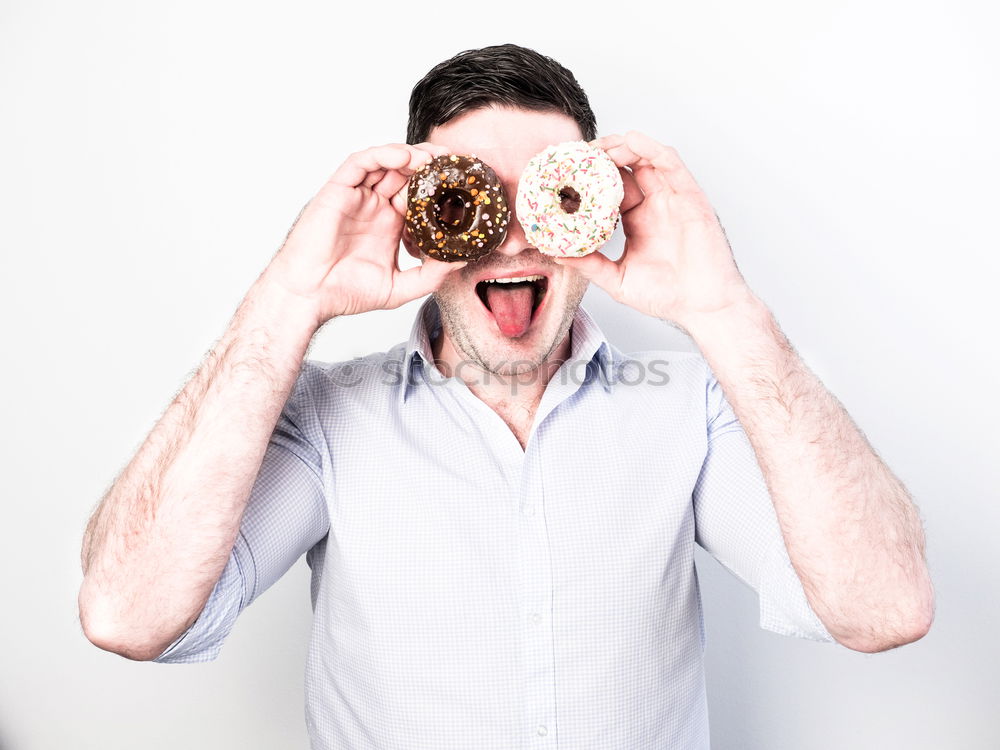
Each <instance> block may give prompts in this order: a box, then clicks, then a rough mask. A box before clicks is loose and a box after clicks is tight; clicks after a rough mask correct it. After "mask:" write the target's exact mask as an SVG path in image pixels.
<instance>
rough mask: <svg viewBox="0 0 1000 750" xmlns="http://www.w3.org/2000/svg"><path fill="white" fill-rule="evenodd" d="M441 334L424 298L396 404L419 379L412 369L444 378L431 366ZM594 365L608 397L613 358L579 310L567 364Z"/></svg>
mask: <svg viewBox="0 0 1000 750" xmlns="http://www.w3.org/2000/svg"><path fill="white" fill-rule="evenodd" d="M440 330H441V313H440V311H439V310H438V306H437V302H436V301H435V300H434V298H433V297H428V298H427V299H426V300H425V301H424V303H423V304H422V305H421V306H420V309H419V310H418V311H417V315H416V318H415V319H414V321H413V326H412V328H411V329H410V338H409V339H408V340H407V342H406V348H405V349H404V353H403V366H402V374H403V379H402V385H401V387H400V389H399V402H400V403H401V404H402V403H403V402H404V401H406V395H407V392H408V391H409V389H410V388H411V387H413V386H414V385H415V384H417V383H418V382H420V381H419V379H418V378H419V376H418V375H416V373H415V369H416V368H417V367H422V368H423V370H424V373H425V374H426V375H427V376H428V377H429V378H430V379H431V380H433V381H443V380H446V378H445V377H444V376H443V375H442V374H441V372H440V370H438V369H437V367H436V366H435V365H434V354H433V351H432V349H431V341H432V340H433V339H434V338H435V337H436V336H437V335H438V334H439V332H440ZM581 361H582V362H587V363H590V362H592V361H593V362H595V363H596V365H597V368H598V373H597V375H598V377H599V379H600V381H601V384H602V385H603V386H604V390H605V391H608V392H609V393H610V392H611V391H612V389H613V386H614V381H615V378H614V357H613V355H612V352H611V343H610V342H609V341H608V339H607V337H606V336H605V335H604V332H603V331H602V330H601V328H600V326H598V325H597V322H596V321H595V320H594V319H593V318H592V317H591V316H590V313H588V312H587V311H586V310H584V309H583V306H582V305H581V306H579V307H577V309H576V314H575V315H574V316H573V324H572V326H571V327H570V362H581Z"/></svg>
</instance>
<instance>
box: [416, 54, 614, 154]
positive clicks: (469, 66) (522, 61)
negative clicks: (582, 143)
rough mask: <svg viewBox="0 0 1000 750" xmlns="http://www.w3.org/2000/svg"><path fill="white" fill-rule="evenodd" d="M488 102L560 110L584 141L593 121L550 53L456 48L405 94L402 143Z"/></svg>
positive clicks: (577, 86)
mask: <svg viewBox="0 0 1000 750" xmlns="http://www.w3.org/2000/svg"><path fill="white" fill-rule="evenodd" d="M491 104H500V105H507V106H511V107H518V108H521V109H530V110H535V111H538V112H548V111H552V112H561V113H562V114H564V115H567V116H568V117H571V118H573V119H574V120H576V122H577V124H578V125H579V126H580V131H581V132H582V134H583V139H584V140H586V141H590V140H593V139H594V138H596V137H597V120H596V118H595V117H594V112H593V110H592V109H591V108H590V102H589V101H587V95H586V94H585V93H584V92H583V89H582V88H581V87H580V84H579V83H577V81H576V78H575V77H574V76H573V74H572V73H571V72H570V71H569V70H567V69H566V68H564V67H563V66H562V65H560V64H559V63H557V62H556V61H555V60H553V59H552V58H551V57H546V56H545V55H541V54H539V53H538V52H535V51H534V50H532V49H527V48H526V47H519V46H517V45H516V44H501V45H497V46H494V47H483V48H482V49H471V50H466V51H465V52H460V53H459V54H457V55H455V56H454V57H453V58H451V59H450V60H445V61H444V62H443V63H439V64H438V65H435V66H434V67H433V68H431V70H430V72H429V73H428V74H427V75H425V76H424V77H423V78H421V79H420V81H419V82H418V83H417V85H416V86H414V87H413V92H412V93H411V94H410V120H409V122H408V123H407V126H406V142H407V143H421V142H422V141H425V140H427V136H428V135H430V132H431V129H433V128H434V127H436V126H438V125H444V124H445V123H446V122H448V121H449V120H451V119H453V118H455V117H457V116H458V115H461V114H464V113H465V112H469V111H471V110H474V109H481V108H483V107H488V106H489V105H491Z"/></svg>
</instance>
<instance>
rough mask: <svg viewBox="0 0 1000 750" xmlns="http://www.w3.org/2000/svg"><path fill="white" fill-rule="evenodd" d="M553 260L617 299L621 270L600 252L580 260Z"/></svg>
mask: <svg viewBox="0 0 1000 750" xmlns="http://www.w3.org/2000/svg"><path fill="white" fill-rule="evenodd" d="M554 260H555V262H556V263H557V264H558V265H560V266H565V267H567V268H574V269H576V270H577V271H579V272H580V274H581V275H582V276H583V277H584V278H585V279H587V280H588V281H593V282H594V283H595V284H597V286H599V287H601V289H603V290H604V291H606V292H607V293H608V294H610V295H611V296H612V297H614V298H615V299H617V290H618V287H619V286H621V269H620V268H619V266H618V264H617V263H616V262H615V261H613V260H611V259H610V258H608V257H607V256H606V255H604V254H603V253H601V252H600V251H597V252H593V253H591V254H590V255H584V256H583V257H582V258H555V259H554Z"/></svg>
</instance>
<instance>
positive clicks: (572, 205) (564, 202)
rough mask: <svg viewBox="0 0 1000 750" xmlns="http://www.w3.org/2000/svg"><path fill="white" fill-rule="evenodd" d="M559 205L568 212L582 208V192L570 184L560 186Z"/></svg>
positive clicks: (574, 211)
mask: <svg viewBox="0 0 1000 750" xmlns="http://www.w3.org/2000/svg"><path fill="white" fill-rule="evenodd" d="M559 207H560V208H561V209H562V210H563V211H565V212H566V213H568V214H575V213H576V212H577V211H579V210H580V194H579V193H578V192H576V190H574V189H573V188H571V187H570V186H569V185H563V186H562V187H561V188H559Z"/></svg>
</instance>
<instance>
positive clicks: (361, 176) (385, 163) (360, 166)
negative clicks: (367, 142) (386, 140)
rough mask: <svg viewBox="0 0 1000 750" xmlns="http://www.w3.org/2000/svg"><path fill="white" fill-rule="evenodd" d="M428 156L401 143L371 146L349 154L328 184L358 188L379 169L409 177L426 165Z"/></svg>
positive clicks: (420, 150) (428, 154) (424, 151)
mask: <svg viewBox="0 0 1000 750" xmlns="http://www.w3.org/2000/svg"><path fill="white" fill-rule="evenodd" d="M430 156H431V155H430V153H429V152H427V151H426V150H424V149H420V148H415V147H414V146H408V145H405V144H402V143H390V144H387V145H385V146H373V147H372V148H369V149H365V150H364V151H359V152H357V153H355V154H351V155H350V156H349V157H348V158H347V160H346V161H345V162H344V163H343V164H341V165H340V167H339V168H338V169H337V171H336V172H334V173H333V176H332V177H331V178H330V182H333V183H336V184H338V185H343V186H345V187H358V186H359V185H362V184H364V182H365V179H366V178H367V177H368V175H369V174H371V173H372V172H377V171H379V170H380V169H382V170H386V171H389V170H391V169H396V170H399V171H401V172H404V173H406V174H407V175H410V174H413V172H415V171H416V170H417V169H419V168H420V167H421V166H422V165H423V164H426V163H427V162H428V161H429V160H430Z"/></svg>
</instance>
